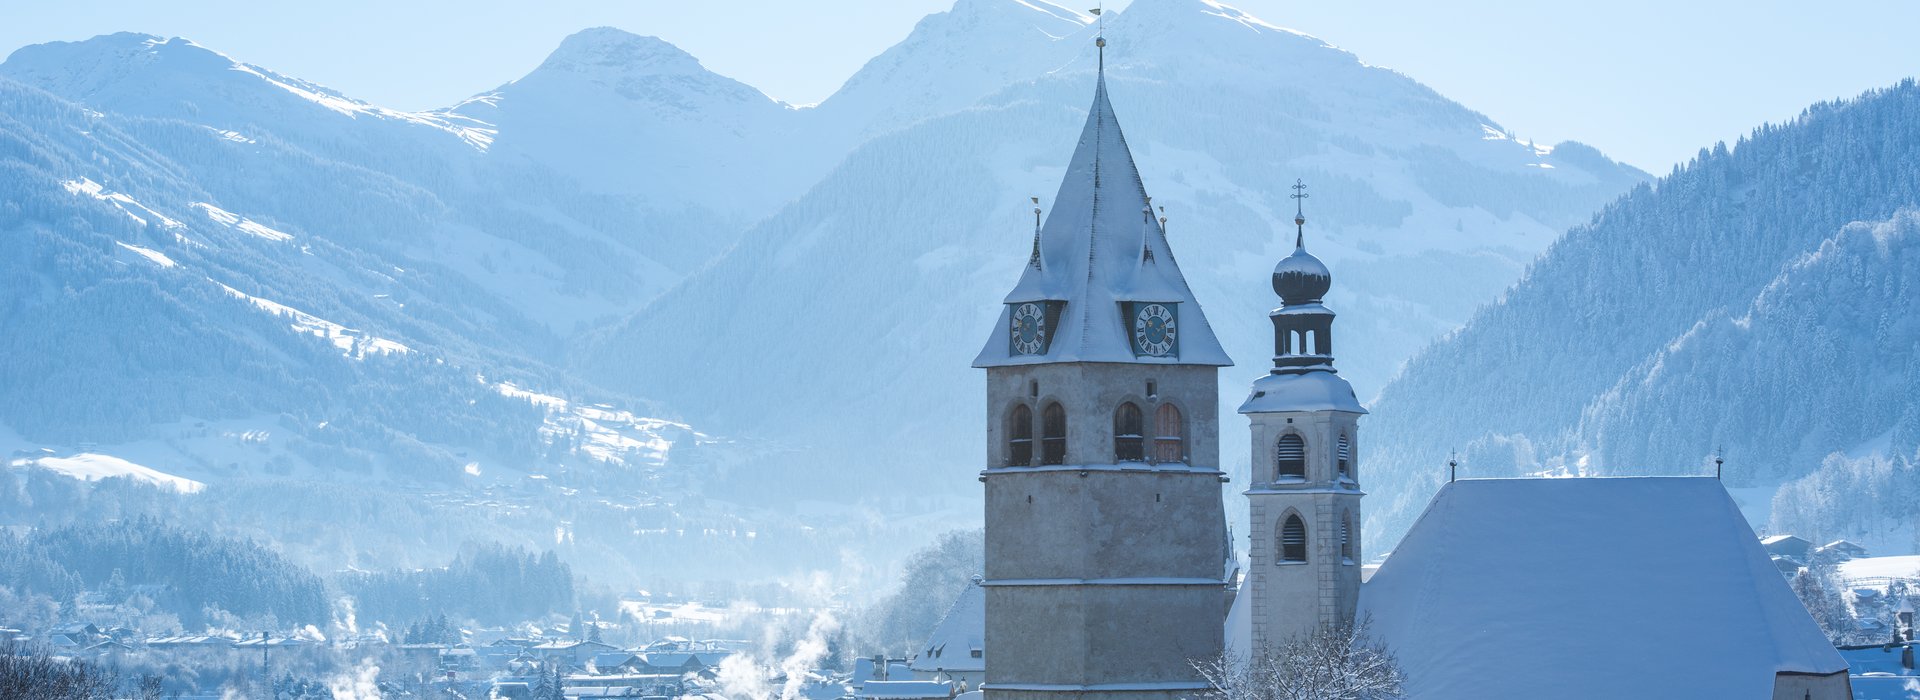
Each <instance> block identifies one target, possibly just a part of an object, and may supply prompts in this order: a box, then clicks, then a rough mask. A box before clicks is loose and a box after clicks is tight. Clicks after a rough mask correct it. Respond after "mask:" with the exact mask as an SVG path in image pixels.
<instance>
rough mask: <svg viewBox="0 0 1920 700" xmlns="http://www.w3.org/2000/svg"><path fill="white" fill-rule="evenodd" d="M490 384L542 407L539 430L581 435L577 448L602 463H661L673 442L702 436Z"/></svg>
mask: <svg viewBox="0 0 1920 700" xmlns="http://www.w3.org/2000/svg"><path fill="white" fill-rule="evenodd" d="M482 381H485V379H484V378H482ZM493 386H494V390H495V391H498V392H500V393H501V394H502V395H504V396H511V397H514V398H519V399H525V400H527V401H529V402H532V403H534V404H536V405H539V406H541V407H544V408H546V409H547V424H546V426H545V427H543V428H541V429H540V430H541V433H542V434H545V435H547V436H549V437H553V436H557V435H577V436H578V437H580V438H583V440H582V441H581V443H582V444H581V447H580V451H581V452H582V453H584V454H586V455H587V456H589V457H592V458H594V459H596V460H599V461H602V462H613V463H619V464H649V465H655V466H658V465H664V464H666V462H667V454H668V452H670V451H672V449H673V446H674V443H675V442H677V441H679V440H683V439H691V440H699V439H701V438H704V437H706V436H704V435H701V434H700V433H697V432H694V430H693V426H690V425H687V424H685V423H676V422H673V421H669V420H661V419H658V418H647V417H644V416H638V415H634V413H633V412H632V411H627V410H622V409H618V408H614V407H613V406H609V405H607V404H592V405H585V404H575V403H573V402H570V401H567V400H566V399H563V398H560V397H558V396H552V395H548V394H542V393H539V392H535V391H530V390H527V389H522V388H520V387H519V386H516V385H514V384H513V383H512V382H500V383H498V384H495V385H493Z"/></svg>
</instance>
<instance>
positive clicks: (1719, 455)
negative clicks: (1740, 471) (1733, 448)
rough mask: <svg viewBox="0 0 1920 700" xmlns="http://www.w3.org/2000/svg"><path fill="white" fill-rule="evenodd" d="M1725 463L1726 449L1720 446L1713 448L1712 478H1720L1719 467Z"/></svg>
mask: <svg viewBox="0 0 1920 700" xmlns="http://www.w3.org/2000/svg"><path fill="white" fill-rule="evenodd" d="M1726 463H1727V456H1726V450H1725V449H1724V448H1720V447H1715V448H1713V478H1714V479H1716V480H1717V479H1719V478H1720V467H1721V466H1722V465H1724V464H1726Z"/></svg>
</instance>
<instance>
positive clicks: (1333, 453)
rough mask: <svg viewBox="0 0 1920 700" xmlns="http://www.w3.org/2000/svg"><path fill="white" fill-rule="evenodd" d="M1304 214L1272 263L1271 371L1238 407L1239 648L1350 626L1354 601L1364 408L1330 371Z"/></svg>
mask: <svg viewBox="0 0 1920 700" xmlns="http://www.w3.org/2000/svg"><path fill="white" fill-rule="evenodd" d="M1294 190H1295V193H1294V199H1295V201H1296V202H1297V201H1299V200H1302V199H1305V198H1306V196H1307V195H1306V186H1305V185H1303V184H1298V183H1296V184H1295V185H1294ZM1306 223H1307V220H1306V216H1305V215H1304V214H1302V213H1299V212H1296V213H1295V214H1294V226H1295V227H1296V231H1295V234H1294V236H1295V238H1294V249H1293V254H1292V255H1289V256H1287V257H1286V258H1285V259H1283V260H1281V261H1280V264H1279V265H1277V266H1275V267H1274V268H1273V291H1274V292H1275V293H1278V294H1279V295H1280V308H1278V309H1274V310H1273V312H1272V313H1270V314H1268V316H1269V317H1270V318H1272V320H1273V370H1272V372H1270V373H1268V374H1267V376H1264V377H1261V378H1260V379H1258V380H1256V381H1254V383H1253V392H1252V394H1251V395H1249V396H1248V397H1247V400H1246V402H1245V403H1242V404H1241V405H1240V412H1241V413H1243V414H1246V416H1247V418H1248V419H1249V420H1251V421H1252V423H1253V425H1252V428H1253V430H1252V433H1253V462H1252V464H1253V475H1252V476H1253V478H1252V481H1253V483H1252V484H1250V485H1249V487H1248V489H1247V491H1246V496H1247V505H1248V511H1249V515H1250V516H1251V518H1250V519H1251V520H1252V522H1251V523H1250V527H1249V528H1248V529H1249V531H1250V533H1251V535H1252V543H1251V557H1250V561H1249V565H1248V569H1247V575H1246V578H1245V580H1244V581H1243V585H1242V588H1241V591H1240V596H1242V597H1244V598H1246V600H1247V603H1248V604H1249V606H1250V607H1249V609H1248V621H1249V622H1250V623H1251V628H1252V629H1251V631H1252V639H1251V640H1250V641H1251V642H1252V647H1251V649H1248V650H1245V651H1247V652H1250V653H1259V652H1260V651H1261V650H1263V649H1275V648H1278V647H1279V646H1280V645H1283V644H1285V643H1286V642H1287V641H1288V640H1289V639H1292V638H1295V637H1303V636H1305V635H1309V634H1312V633H1313V632H1314V631H1315V630H1317V629H1321V628H1327V627H1333V626H1336V625H1340V624H1351V623H1352V622H1353V616H1354V607H1355V606H1356V605H1357V604H1358V603H1359V600H1360V561H1361V558H1360V497H1361V496H1364V495H1366V494H1363V493H1361V491H1360V463H1359V460H1358V457H1359V446H1360V443H1359V426H1358V423H1359V419H1360V416H1362V415H1364V414H1365V413H1366V412H1367V411H1366V409H1364V408H1361V407H1360V402H1359V401H1357V400H1355V398H1354V394H1353V387H1352V386H1350V385H1348V384H1347V380H1345V379H1342V378H1340V377H1339V375H1337V374H1335V373H1334V369H1333V311H1331V310H1329V309H1328V308H1327V307H1326V306H1324V305H1322V304H1321V303H1320V298H1321V297H1323V296H1325V295H1326V293H1327V289H1328V288H1330V287H1331V286H1332V285H1333V275H1332V274H1331V273H1329V272H1328V271H1327V266H1326V265H1324V264H1321V262H1320V260H1319V259H1318V258H1315V257H1313V256H1312V255H1311V254H1308V253H1307V247H1306Z"/></svg>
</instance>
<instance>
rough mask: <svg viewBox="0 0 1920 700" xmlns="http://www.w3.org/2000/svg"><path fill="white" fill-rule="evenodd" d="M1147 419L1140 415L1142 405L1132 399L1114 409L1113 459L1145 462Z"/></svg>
mask: <svg viewBox="0 0 1920 700" xmlns="http://www.w3.org/2000/svg"><path fill="white" fill-rule="evenodd" d="M1145 423H1146V421H1145V420H1144V419H1143V417H1142V416H1141V415H1140V407H1139V406H1135V405H1134V404H1133V402H1132V401H1128V402H1126V403H1123V404H1120V408H1117V409H1114V411H1113V459H1114V461H1116V462H1144V461H1146V460H1147V453H1146V435H1144V433H1145V432H1146V426H1145Z"/></svg>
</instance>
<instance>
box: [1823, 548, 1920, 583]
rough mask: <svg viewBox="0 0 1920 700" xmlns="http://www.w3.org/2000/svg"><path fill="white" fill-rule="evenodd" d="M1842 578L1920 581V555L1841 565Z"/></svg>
mask: <svg viewBox="0 0 1920 700" xmlns="http://www.w3.org/2000/svg"><path fill="white" fill-rule="evenodd" d="M1840 577H1841V578H1843V579H1846V580H1848V581H1858V580H1861V579H1876V578H1898V579H1907V580H1909V581H1920V554H1907V555H1902V556H1897V557H1862V558H1859V559H1852V560H1848V561H1844V562H1841V563H1840Z"/></svg>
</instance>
